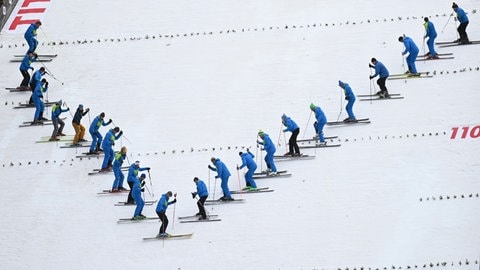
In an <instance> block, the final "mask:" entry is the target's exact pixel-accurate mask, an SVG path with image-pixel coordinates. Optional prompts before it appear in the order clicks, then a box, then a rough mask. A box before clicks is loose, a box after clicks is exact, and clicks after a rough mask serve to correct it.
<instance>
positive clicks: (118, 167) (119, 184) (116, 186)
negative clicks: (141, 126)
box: [112, 146, 127, 192]
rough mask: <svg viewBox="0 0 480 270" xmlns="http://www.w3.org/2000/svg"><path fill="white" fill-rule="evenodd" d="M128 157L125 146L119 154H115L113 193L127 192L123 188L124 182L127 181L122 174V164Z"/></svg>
mask: <svg viewBox="0 0 480 270" xmlns="http://www.w3.org/2000/svg"><path fill="white" fill-rule="evenodd" d="M126 157H127V147H125V146H123V147H122V148H121V149H120V151H119V152H117V153H116V154H115V157H114V158H113V166H112V168H113V175H114V176H115V180H113V185H112V192H120V191H123V190H127V189H126V188H124V187H123V180H124V179H125V175H124V174H123V172H122V164H123V161H124V160H125V158H126Z"/></svg>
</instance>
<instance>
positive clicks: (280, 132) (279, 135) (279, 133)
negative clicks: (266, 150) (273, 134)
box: [277, 124, 282, 146]
mask: <svg viewBox="0 0 480 270" xmlns="http://www.w3.org/2000/svg"><path fill="white" fill-rule="evenodd" d="M281 136H282V124H280V131H279V132H278V140H277V145H278V146H282V145H281V144H280V138H281Z"/></svg>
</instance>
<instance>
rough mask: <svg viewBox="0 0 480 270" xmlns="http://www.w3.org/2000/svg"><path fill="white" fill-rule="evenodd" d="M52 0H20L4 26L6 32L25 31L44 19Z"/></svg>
mask: <svg viewBox="0 0 480 270" xmlns="http://www.w3.org/2000/svg"><path fill="white" fill-rule="evenodd" d="M51 2H52V0H20V1H18V4H17V6H16V7H15V9H14V10H13V12H12V14H11V15H10V18H8V21H7V23H6V24H5V26H4V27H3V31H4V32H6V33H23V32H25V30H26V29H27V28H28V26H30V24H31V23H34V22H36V21H38V20H40V21H41V20H42V19H43V16H44V14H45V12H46V11H47V8H48V6H50V3H51Z"/></svg>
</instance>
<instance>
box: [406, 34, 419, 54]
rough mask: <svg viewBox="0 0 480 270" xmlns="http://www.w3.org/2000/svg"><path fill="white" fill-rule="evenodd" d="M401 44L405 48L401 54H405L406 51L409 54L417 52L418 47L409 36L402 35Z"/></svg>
mask: <svg viewBox="0 0 480 270" xmlns="http://www.w3.org/2000/svg"><path fill="white" fill-rule="evenodd" d="M403 45H405V50H404V51H403V53H402V54H406V53H407V52H408V53H409V54H416V53H417V54H418V47H417V45H415V42H413V40H412V39H411V38H409V37H404V38H403Z"/></svg>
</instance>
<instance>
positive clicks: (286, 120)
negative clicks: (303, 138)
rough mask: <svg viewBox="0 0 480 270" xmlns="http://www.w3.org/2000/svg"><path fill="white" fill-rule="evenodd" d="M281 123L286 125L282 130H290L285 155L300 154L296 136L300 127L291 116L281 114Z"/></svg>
mask: <svg viewBox="0 0 480 270" xmlns="http://www.w3.org/2000/svg"><path fill="white" fill-rule="evenodd" d="M282 124H283V125H284V126H285V127H286V128H285V129H284V130H283V132H291V133H292V134H291V135H290V139H288V150H289V151H288V153H286V154H285V156H300V155H301V154H300V148H299V147H298V143H297V137H298V134H300V128H299V127H298V125H297V123H295V121H293V120H292V118H290V117H288V116H286V115H285V114H283V115H282Z"/></svg>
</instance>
